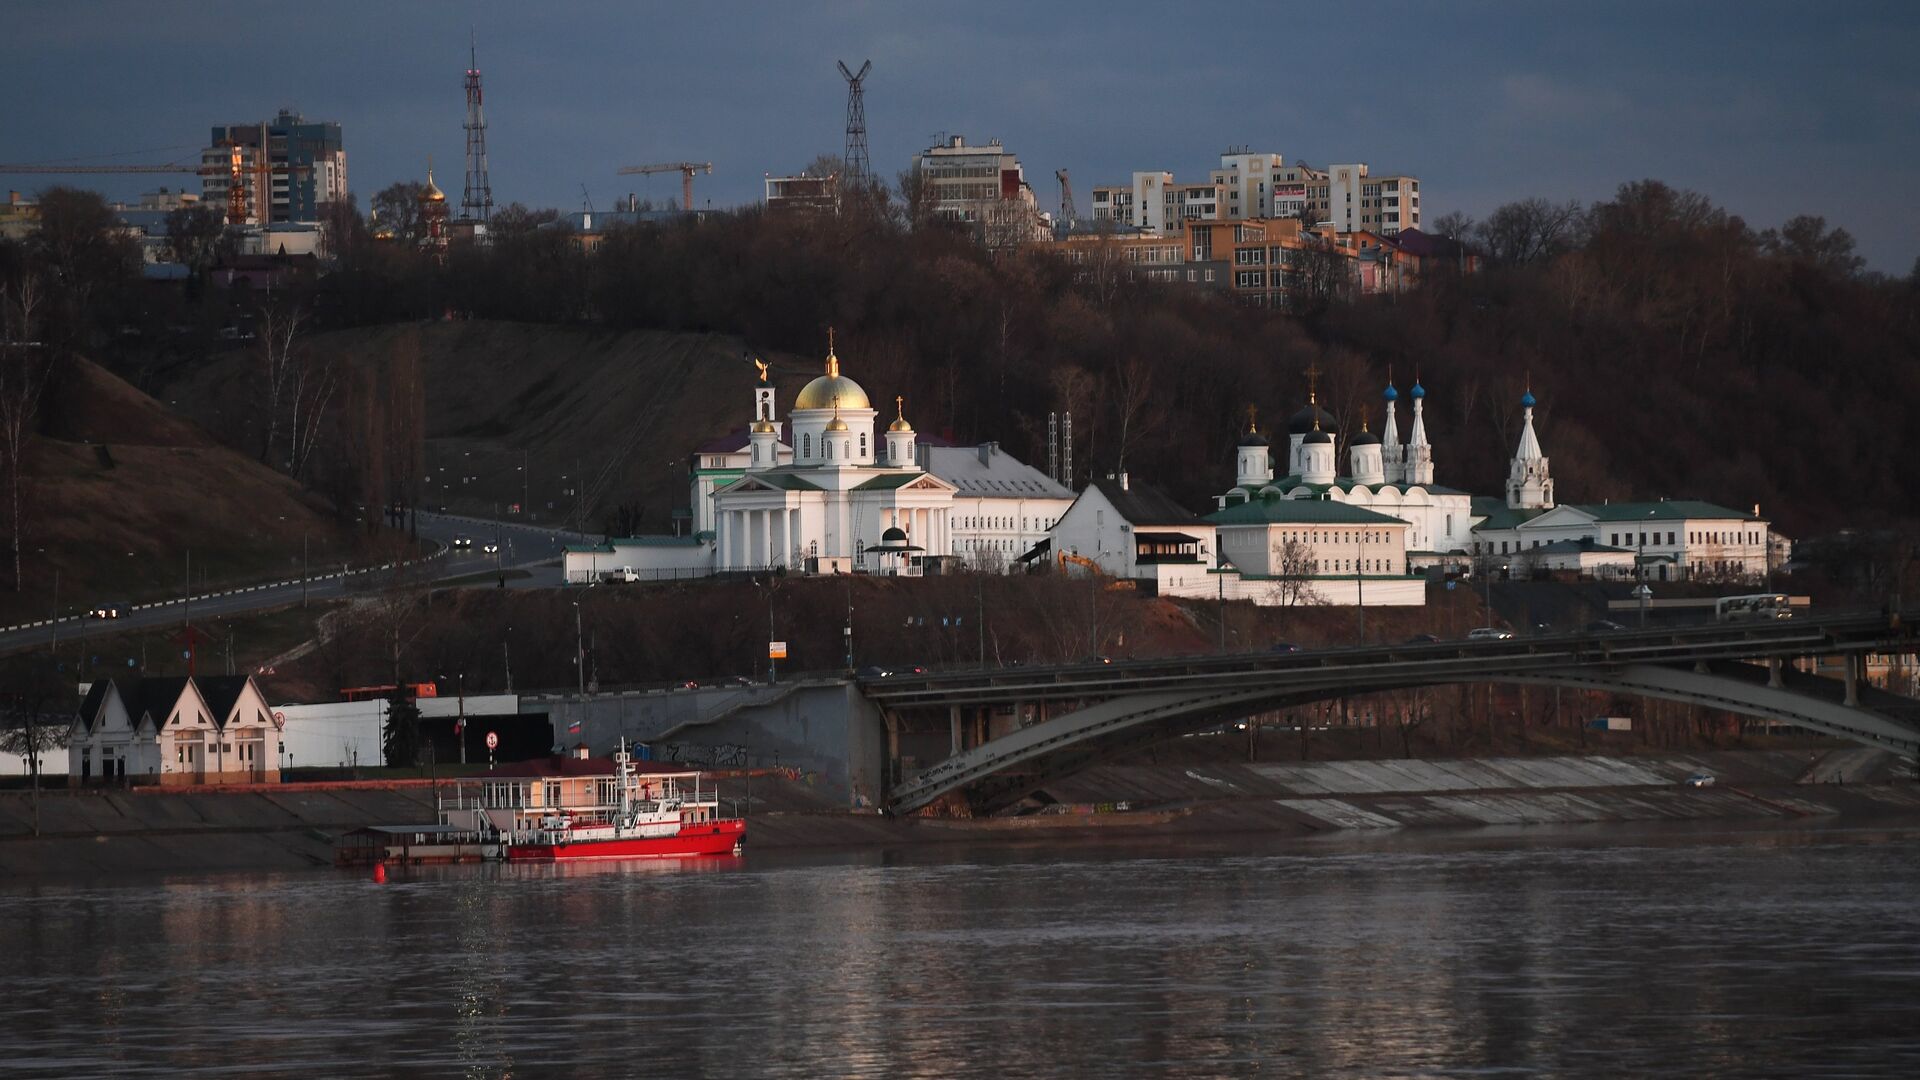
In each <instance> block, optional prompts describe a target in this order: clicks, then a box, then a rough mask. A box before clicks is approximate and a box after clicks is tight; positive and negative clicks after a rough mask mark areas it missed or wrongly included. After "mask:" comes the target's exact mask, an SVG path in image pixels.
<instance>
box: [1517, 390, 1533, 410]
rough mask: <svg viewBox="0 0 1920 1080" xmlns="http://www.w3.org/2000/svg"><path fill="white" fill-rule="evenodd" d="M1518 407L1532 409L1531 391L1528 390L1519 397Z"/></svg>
mask: <svg viewBox="0 0 1920 1080" xmlns="http://www.w3.org/2000/svg"><path fill="white" fill-rule="evenodd" d="M1520 407H1521V408H1523V409H1531V408H1533V391H1531V390H1529V391H1527V392H1526V393H1524V394H1521V395H1520Z"/></svg>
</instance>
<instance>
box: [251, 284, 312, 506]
mask: <svg viewBox="0 0 1920 1080" xmlns="http://www.w3.org/2000/svg"><path fill="white" fill-rule="evenodd" d="M259 317H260V358H261V361H262V362H263V364H264V367H265V371H264V372H263V375H264V378H263V379H262V381H261V394H262V396H263V397H264V398H265V400H264V401H263V402H262V405H263V406H264V409H265V412H266V414H267V417H266V419H267V433H266V442H265V443H264V445H262V446H261V448H260V460H261V461H262V462H265V463H266V464H268V465H275V464H280V463H282V462H284V464H285V467H286V470H287V471H288V472H289V473H291V472H292V471H293V455H292V453H291V451H289V453H288V454H287V455H286V456H285V457H284V458H282V457H281V456H279V455H277V454H276V453H275V450H276V448H277V447H278V445H279V442H280V430H281V427H282V420H281V412H282V410H285V409H287V408H288V407H289V403H290V400H289V399H295V400H294V401H293V402H292V408H293V410H294V411H295V413H296V421H295V422H297V411H298V404H297V397H298V394H297V393H295V392H293V389H292V388H293V386H294V383H295V382H296V381H297V376H296V375H295V373H294V369H295V367H296V366H297V365H298V363H299V361H298V359H297V358H296V357H295V355H294V342H295V341H296V340H297V339H298V337H299V335H300V324H301V322H302V321H304V320H305V318H306V312H305V311H304V310H303V309H302V308H301V306H300V305H299V304H298V303H293V302H290V301H287V300H284V299H278V298H276V299H270V300H268V301H267V302H266V303H264V304H262V305H260V310H259Z"/></svg>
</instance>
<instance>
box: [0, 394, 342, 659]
mask: <svg viewBox="0 0 1920 1080" xmlns="http://www.w3.org/2000/svg"><path fill="white" fill-rule="evenodd" d="M47 415H48V423H47V431H48V434H47V435H46V436H44V437H42V438H40V439H39V440H37V441H36V442H35V444H34V445H33V448H32V450H31V452H30V454H29V456H28V458H27V470H26V472H27V475H26V478H25V481H26V483H25V487H26V489H27V493H28V507H27V512H26V517H27V536H26V542H25V545H24V548H25V552H24V558H23V572H24V577H25V579H26V588H25V589H24V590H22V591H21V592H19V593H8V592H0V623H11V622H14V621H17V620H21V619H32V618H45V617H46V616H47V614H48V613H49V612H50V611H51V610H52V608H53V603H54V596H53V578H54V572H55V571H56V570H57V571H58V572H59V581H60V597H59V600H60V607H61V609H62V611H63V612H71V611H73V610H74V609H76V608H84V607H86V606H89V605H91V604H94V603H99V602H104V601H137V600H142V599H150V598H157V597H162V596H172V595H177V594H178V593H179V591H180V589H181V587H182V585H183V582H184V579H185V574H186V565H185V563H186V551H187V550H188V549H189V548H191V549H192V551H193V553H194V555H193V561H194V571H193V574H194V581H195V584H196V587H197V586H198V585H199V583H200V582H201V581H202V579H203V577H204V579H205V580H206V581H207V582H209V583H211V584H216V585H217V584H219V583H221V582H235V581H243V580H259V579H262V578H264V577H270V576H271V577H278V576H284V575H286V574H289V573H293V572H297V570H298V566H299V559H300V546H301V535H302V533H303V532H305V533H306V534H307V535H308V536H309V537H310V538H311V557H312V561H313V563H314V564H315V565H324V564H325V563H326V562H327V561H335V560H338V559H339V558H341V557H342V553H344V552H346V551H348V550H350V549H351V546H352V545H351V541H352V537H351V536H344V535H342V534H341V533H340V532H338V531H337V529H336V527H335V525H334V523H333V520H332V517H331V516H330V515H328V514H325V513H323V512H322V509H321V507H320V506H319V505H318V504H317V503H315V502H313V501H312V500H311V499H309V498H308V497H307V496H305V495H304V494H303V493H302V492H301V491H300V490H299V488H298V486H297V485H295V484H294V483H293V482H292V481H290V480H288V479H287V478H286V477H284V476H281V475H279V474H278V473H275V472H273V471H272V470H270V469H267V468H266V467H264V466H262V465H260V464H258V463H257V462H255V461H253V460H251V459H250V458H247V457H245V456H244V455H241V454H239V453H236V452H234V451H232V450H229V449H226V448H224V447H222V446H220V445H218V443H217V442H216V441H215V440H214V439H213V438H212V437H211V436H210V435H209V434H208V433H207V432H206V431H204V430H202V429H201V428H199V427H197V426H196V425H194V424H193V423H191V422H190V421H187V420H185V419H183V418H181V417H180V416H178V415H176V414H174V413H172V412H170V411H169V410H168V409H167V408H166V407H165V406H163V405H161V404H160V403H159V402H157V401H155V400H153V399H152V398H150V397H147V396H146V395H145V394H142V393H140V392H139V391H138V390H135V389H134V388H133V387H131V386H129V385H127V384H126V383H125V382H123V381H121V380H120V379H118V378H116V377H115V376H113V375H111V374H109V373H107V372H106V371H104V370H102V369H100V368H99V367H96V366H95V365H92V364H89V363H86V362H78V363H77V364H76V365H75V369H74V371H73V373H72V377H71V378H70V379H69V381H68V382H67V383H66V384H65V385H64V386H63V387H61V390H60V393H59V394H58V395H57V396H53V397H50V398H49V399H48V401H47ZM100 446H105V447H106V455H107V457H106V458H103V457H102V455H101V451H100V449H99V447H100ZM108 460H110V461H111V465H109V464H108V463H107V462H108ZM5 576H6V577H10V576H11V575H10V574H8V575H5Z"/></svg>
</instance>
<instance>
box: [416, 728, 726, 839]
mask: <svg viewBox="0 0 1920 1080" xmlns="http://www.w3.org/2000/svg"><path fill="white" fill-rule="evenodd" d="M509 768H510V770H511V771H509V769H502V770H498V771H496V772H493V773H490V774H488V775H487V776H486V777H484V778H482V779H480V780H478V781H467V782H463V783H462V784H460V785H459V787H458V788H457V789H456V790H455V792H454V793H453V795H452V797H451V798H450V799H445V800H442V802H441V807H440V818H441V821H442V822H443V823H444V824H445V825H447V826H451V827H454V828H457V829H461V830H466V831H470V832H471V833H472V834H475V835H477V836H479V837H481V838H482V849H483V852H484V854H485V856H486V857H488V858H495V859H507V860H511V861H514V862H521V861H528V862H559V861H562V860H574V859H675V858H688V857H694V856H705V855H738V854H739V853H740V847H741V842H742V841H743V840H744V839H745V838H746V832H747V823H746V822H745V821H744V820H742V819H741V818H739V817H734V816H728V815H726V814H724V813H723V812H722V810H721V804H720V793H719V791H718V789H716V788H714V787H712V786H703V785H702V783H701V775H700V773H699V772H698V771H696V770H693V769H682V768H674V767H671V766H665V767H663V766H653V767H651V768H650V769H649V770H648V771H646V772H641V771H640V770H639V768H637V767H636V765H635V763H634V761H633V756H632V755H631V754H629V753H628V752H627V748H626V744H625V743H624V742H622V743H621V746H620V750H619V752H617V753H615V754H614V755H613V757H612V758H611V759H610V760H609V759H606V758H593V757H588V756H586V754H585V753H584V751H582V752H580V753H578V754H576V755H575V756H574V757H569V758H558V759H554V760H551V761H547V762H537V763H536V762H528V763H525V764H523V765H520V766H517V767H509Z"/></svg>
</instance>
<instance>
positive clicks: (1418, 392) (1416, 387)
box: [1407, 382, 1427, 398]
mask: <svg viewBox="0 0 1920 1080" xmlns="http://www.w3.org/2000/svg"><path fill="white" fill-rule="evenodd" d="M1407 393H1409V394H1411V395H1413V396H1414V397H1417V398H1423V397H1426V396H1427V388H1426V387H1424V386H1421V385H1420V384H1419V383H1417V382H1416V383H1414V384H1413V389H1412V390H1409V391H1407Z"/></svg>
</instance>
